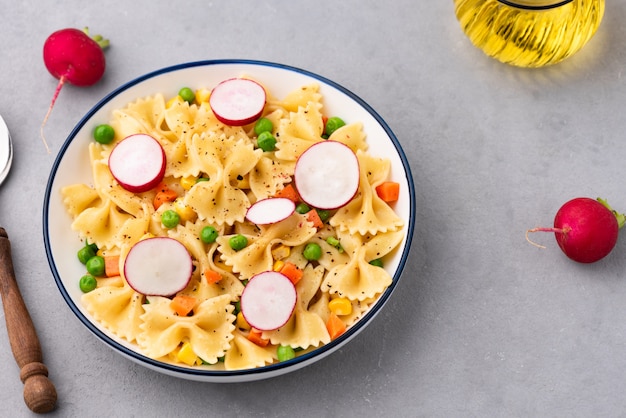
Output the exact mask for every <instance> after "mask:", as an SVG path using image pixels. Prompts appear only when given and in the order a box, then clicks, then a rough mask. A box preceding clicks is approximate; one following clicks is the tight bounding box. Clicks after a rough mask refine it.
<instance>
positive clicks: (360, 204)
mask: <svg viewBox="0 0 626 418" xmlns="http://www.w3.org/2000/svg"><path fill="white" fill-rule="evenodd" d="M356 155H357V158H358V159H359V169H360V171H361V175H360V184H359V191H358V192H357V195H356V196H355V197H354V199H352V200H351V201H350V202H349V203H348V204H347V205H345V206H344V207H342V208H340V209H339V210H338V211H337V213H335V215H334V216H333V217H332V218H330V221H329V222H330V224H331V225H332V226H333V227H335V228H338V229H339V230H340V231H349V232H350V233H351V234H357V233H358V234H361V235H364V234H375V233H377V232H387V231H396V230H398V229H399V228H400V227H402V226H403V224H404V222H403V221H402V219H400V217H399V216H398V215H397V214H396V213H395V212H394V211H393V209H392V208H391V207H390V206H389V205H388V204H387V203H385V202H384V201H383V200H382V199H381V198H380V197H378V195H377V194H376V191H375V190H376V186H377V185H379V184H380V183H381V182H382V181H383V180H384V179H386V178H387V176H388V175H389V170H390V166H391V163H390V162H389V160H385V159H382V158H376V157H372V156H371V155H369V154H367V153H365V152H362V151H357V153H356Z"/></svg>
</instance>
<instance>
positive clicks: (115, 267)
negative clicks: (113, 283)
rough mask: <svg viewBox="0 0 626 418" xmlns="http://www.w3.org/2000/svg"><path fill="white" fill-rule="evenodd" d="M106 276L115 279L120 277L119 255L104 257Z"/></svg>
mask: <svg viewBox="0 0 626 418" xmlns="http://www.w3.org/2000/svg"><path fill="white" fill-rule="evenodd" d="M104 274H105V276H107V277H115V276H119V275H120V256H119V255H107V256H104Z"/></svg>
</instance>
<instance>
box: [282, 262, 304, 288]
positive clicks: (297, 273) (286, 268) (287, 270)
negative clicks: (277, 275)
mask: <svg viewBox="0 0 626 418" xmlns="http://www.w3.org/2000/svg"><path fill="white" fill-rule="evenodd" d="M280 272H281V273H282V274H284V275H285V276H287V278H288V279H289V280H291V283H293V284H294V285H295V284H297V283H298V282H299V281H300V279H301V278H302V275H303V274H304V272H303V271H302V270H300V269H299V268H298V266H296V265H295V264H293V263H292V262H290V261H285V264H284V265H283V266H282V267H281V269H280Z"/></svg>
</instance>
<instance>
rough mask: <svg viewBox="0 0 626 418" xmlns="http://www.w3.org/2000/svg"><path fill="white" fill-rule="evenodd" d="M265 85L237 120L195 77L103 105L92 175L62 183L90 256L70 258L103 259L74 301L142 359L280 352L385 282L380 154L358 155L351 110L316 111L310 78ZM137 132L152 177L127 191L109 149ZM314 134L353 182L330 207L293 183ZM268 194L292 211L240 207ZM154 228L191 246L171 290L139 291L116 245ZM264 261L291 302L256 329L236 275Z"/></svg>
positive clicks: (398, 236)
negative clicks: (272, 324) (152, 148)
mask: <svg viewBox="0 0 626 418" xmlns="http://www.w3.org/2000/svg"><path fill="white" fill-rule="evenodd" d="M265 90H266V94H267V98H266V101H265V104H264V106H263V109H262V113H261V115H260V117H259V119H258V120H256V121H255V122H251V123H248V124H246V125H242V126H232V125H228V124H225V123H223V122H222V121H220V120H219V119H218V118H217V117H216V115H215V114H214V112H213V110H212V108H211V105H210V103H209V100H210V90H209V89H208V88H199V89H197V90H195V91H193V90H190V89H187V90H185V91H184V92H183V91H182V90H181V93H179V94H178V95H177V96H175V97H171V98H170V97H164V95H163V94H160V93H155V94H154V95H152V96H148V97H142V98H138V99H137V100H136V101H134V102H132V103H128V104H127V105H126V106H125V107H124V108H120V109H116V110H114V111H113V112H112V114H111V118H110V121H109V122H108V124H106V126H107V127H108V128H110V129H108V135H105V137H106V140H100V141H93V142H92V143H90V145H89V156H88V158H89V159H90V162H91V167H92V173H93V179H92V181H93V183H91V184H84V183H76V184H70V185H67V186H65V187H63V188H62V190H61V193H62V196H63V202H64V205H65V208H66V210H67V212H68V213H69V215H70V216H71V217H72V229H73V230H75V231H77V233H78V235H79V237H80V238H81V239H82V240H84V241H85V248H84V249H83V253H86V252H87V253H89V252H92V253H93V254H90V256H88V257H86V256H84V254H83V255H82V256H81V254H80V253H79V259H81V258H82V259H81V261H82V262H84V263H85V264H86V265H87V266H88V267H89V264H87V263H88V262H90V260H91V259H98V260H99V259H101V260H100V261H101V264H102V268H101V269H99V271H97V272H96V273H95V274H87V275H86V276H90V277H91V278H92V279H93V280H92V281H91V285H86V286H85V289H83V291H84V292H85V293H84V294H83V296H82V304H83V306H84V307H85V309H86V310H87V311H88V312H89V313H90V314H91V315H92V316H93V318H94V319H95V320H96V321H98V322H99V323H100V324H101V325H102V326H103V327H105V328H107V329H108V330H110V331H111V332H112V333H114V334H115V335H117V336H118V337H120V338H122V339H125V340H127V341H128V342H130V343H135V344H137V345H138V346H139V348H140V350H141V352H142V353H143V354H144V355H145V356H147V357H150V358H153V359H157V360H161V361H167V362H174V363H178V364H181V365H182V364H185V365H188V366H190V367H210V368H212V369H216V368H217V369H225V370H241V369H250V368H256V367H262V366H265V365H268V364H272V363H275V362H278V361H284V360H288V359H290V358H293V357H294V356H297V355H299V353H301V352H305V351H310V350H312V349H315V348H317V347H320V346H322V345H324V344H328V343H329V342H330V341H332V340H333V339H335V338H337V337H339V336H340V335H341V334H342V333H343V332H345V330H346V329H347V328H348V327H350V326H351V325H353V324H354V323H355V322H357V321H358V320H359V319H360V318H361V317H362V315H363V314H364V313H365V312H366V311H367V309H368V308H369V307H370V306H371V305H372V304H373V303H375V302H376V300H377V299H378V297H379V296H380V295H381V294H382V293H383V292H384V291H385V289H386V288H387V287H388V286H389V285H390V284H391V282H392V277H391V276H390V275H389V274H388V273H387V272H386V271H385V269H384V268H382V264H383V263H384V260H385V255H387V254H389V253H391V252H392V251H394V250H395V249H396V248H397V247H398V246H399V244H400V243H401V242H402V240H403V238H404V234H405V231H404V222H403V220H402V219H401V218H400V217H399V216H398V215H397V214H396V213H395V212H394V210H393V199H394V197H393V195H394V193H393V187H390V186H393V182H391V181H389V176H390V169H391V167H390V161H389V160H387V159H385V158H380V157H377V156H376V155H371V154H370V153H369V152H368V145H367V141H366V135H365V132H363V128H362V125H361V124H360V123H359V122H358V121H347V123H346V122H343V121H342V120H341V119H339V118H338V117H336V116H335V115H325V114H324V109H323V107H324V106H323V97H322V94H321V93H320V89H319V86H318V85H317V84H310V85H304V86H302V87H300V88H298V89H295V90H293V91H292V92H290V93H289V94H287V95H286V96H285V97H283V98H276V97H273V96H272V95H271V92H269V91H267V89H265ZM189 91H191V94H189ZM261 125H264V126H261ZM330 125H334V126H333V127H332V128H329V127H330ZM96 131H97V130H96ZM137 134H145V135H148V136H150V137H152V138H154V139H155V140H156V141H158V143H159V144H160V146H161V147H162V149H163V153H164V156H165V169H164V172H163V176H162V178H161V179H160V181H159V183H158V185H157V186H155V187H153V188H151V189H149V190H147V191H140V192H136V191H135V192H133V191H129V190H128V189H127V188H124V187H122V185H120V183H119V182H118V181H117V180H116V178H115V176H113V174H112V173H111V169H110V167H109V159H110V156H111V153H112V151H113V149H115V147H116V145H117V144H119V143H120V142H121V141H123V140H124V139H125V138H128V137H130V136H132V135H137ZM263 137H266V138H267V137H271V138H273V144H272V141H270V145H271V146H270V145H267V143H266V142H264V141H263ZM96 139H98V138H96ZM322 141H336V142H339V143H341V144H344V145H345V146H347V147H348V148H349V149H350V150H351V151H352V152H353V153H354V155H355V156H356V159H357V161H358V170H359V176H358V190H357V193H356V194H355V195H354V197H353V198H352V199H351V200H350V201H349V202H347V203H346V204H345V205H342V206H341V207H339V208H336V209H330V210H322V209H319V208H315V207H310V206H308V205H307V204H306V203H304V202H302V200H301V199H300V197H299V195H298V190H297V184H296V185H294V181H293V177H294V171H295V167H296V163H297V161H298V158H299V157H300V156H301V155H302V154H303V153H304V152H305V151H306V150H308V149H309V148H310V147H311V146H313V145H314V144H317V143H320V142H322ZM390 189H391V190H392V191H391V192H389V190H390ZM276 197H281V198H285V199H291V200H292V201H293V202H294V207H295V210H293V212H292V213H291V214H289V216H287V217H286V218H284V219H282V220H280V221H278V222H273V223H270V224H255V223H252V222H250V221H249V220H248V219H247V218H246V213H247V211H248V210H249V208H250V207H251V206H252V205H253V204H254V203H256V202H259V201H261V200H263V199H270V198H276ZM153 237H167V238H171V239H173V240H176V241H178V242H179V243H181V244H182V245H183V246H184V247H185V248H186V250H187V251H188V253H189V255H190V257H191V260H192V264H193V269H192V272H191V276H190V280H189V282H188V284H187V285H186V286H185V287H184V289H182V290H180V291H178V292H176V293H175V294H172V295H150V294H144V293H141V292H138V291H137V290H136V289H134V288H133V287H132V286H131V285H130V284H129V283H128V280H127V278H126V274H125V271H124V267H125V261H126V259H127V257H128V254H129V252H130V251H131V249H132V248H133V246H135V245H136V244H137V243H138V242H140V241H143V240H146V239H149V238H153ZM237 239H238V240H239V241H240V242H239V244H236V245H233V242H235V241H237ZM96 257H98V258H96ZM163 257H165V258H166V257H167V254H164V255H163ZM92 264H93V263H92ZM88 271H90V270H89V268H88ZM268 271H273V272H279V273H280V274H282V275H284V276H285V277H287V278H289V280H290V281H291V282H292V283H293V285H294V287H295V290H296V301H295V305H294V307H293V310H292V312H291V314H290V315H289V319H288V320H287V322H286V323H284V324H283V325H282V326H280V327H278V328H276V329H264V330H259V329H257V328H254V327H252V326H251V325H250V324H249V323H248V321H246V316H245V315H244V314H243V312H242V310H241V303H240V302H241V296H242V293H243V292H244V289H245V287H246V285H247V283H248V282H249V281H250V280H251V279H252V278H253V277H255V276H256V275H258V274H259V273H262V272H268ZM90 273H91V271H90ZM78 279H79V278H77V286H78V285H79V284H78V283H79V280H78ZM84 284H85V281H83V280H82V279H81V284H80V285H81V286H83V285H84ZM81 288H82V287H81Z"/></svg>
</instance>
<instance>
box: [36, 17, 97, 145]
mask: <svg viewBox="0 0 626 418" xmlns="http://www.w3.org/2000/svg"><path fill="white" fill-rule="evenodd" d="M108 46H109V41H108V40H107V39H103V38H102V36H99V35H97V36H94V37H93V38H91V37H90V36H89V33H88V30H87V28H85V29H84V30H82V31H81V30H78V29H73V28H66V29H61V30H58V31H56V32H54V33H53V34H52V35H50V36H49V37H48V38H47V39H46V41H45V42H44V45H43V61H44V64H45V66H46V68H47V69H48V72H50V74H52V75H53V76H54V77H55V78H58V79H59V83H58V84H57V88H56V90H55V92H54V96H53V97H52V101H51V102H50V107H49V108H48V112H47V113H46V116H45V118H44V120H43V123H42V124H41V138H42V139H43V142H44V145H45V146H46V149H47V150H48V152H50V149H49V148H48V144H47V142H46V138H45V137H44V134H43V128H44V125H45V124H46V122H47V120H48V117H49V116H50V113H51V112H52V108H53V107H54V103H55V102H56V100H57V97H58V96H59V93H60V92H61V88H63V85H64V84H65V82H68V83H70V84H73V85H75V86H79V87H86V86H91V85H93V84H95V83H97V82H98V81H99V80H100V79H101V78H102V75H103V74H104V70H105V68H106V62H105V59H104V52H103V49H104V48H106V47H108Z"/></svg>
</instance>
